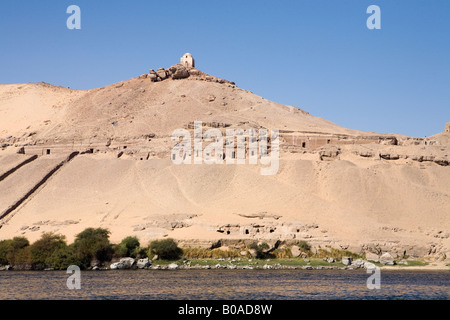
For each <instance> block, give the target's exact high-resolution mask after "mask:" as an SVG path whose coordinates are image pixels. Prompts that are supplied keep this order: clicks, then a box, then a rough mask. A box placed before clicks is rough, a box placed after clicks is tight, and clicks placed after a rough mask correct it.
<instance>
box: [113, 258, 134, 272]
mask: <svg viewBox="0 0 450 320" xmlns="http://www.w3.org/2000/svg"><path fill="white" fill-rule="evenodd" d="M135 261H136V260H134V259H133V258H122V259H120V261H119V262H115V263H113V264H111V265H110V266H109V268H110V269H111V270H123V269H131V268H132V267H133V266H134V264H135Z"/></svg>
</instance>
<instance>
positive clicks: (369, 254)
mask: <svg viewBox="0 0 450 320" xmlns="http://www.w3.org/2000/svg"><path fill="white" fill-rule="evenodd" d="M366 259H367V260H368V261H373V262H379V261H380V257H379V256H378V255H377V254H375V253H372V252H366Z"/></svg>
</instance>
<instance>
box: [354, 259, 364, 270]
mask: <svg viewBox="0 0 450 320" xmlns="http://www.w3.org/2000/svg"><path fill="white" fill-rule="evenodd" d="M352 266H355V267H356V268H363V267H364V260H362V259H356V260H355V261H352Z"/></svg>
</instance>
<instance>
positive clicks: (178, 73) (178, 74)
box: [170, 64, 189, 79]
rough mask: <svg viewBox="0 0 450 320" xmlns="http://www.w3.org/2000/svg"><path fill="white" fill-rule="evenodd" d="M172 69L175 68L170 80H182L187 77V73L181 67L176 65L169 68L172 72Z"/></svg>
mask: <svg viewBox="0 0 450 320" xmlns="http://www.w3.org/2000/svg"><path fill="white" fill-rule="evenodd" d="M173 67H175V71H174V72H173V73H172V79H184V78H187V77H189V71H187V69H186V68H185V67H184V66H183V65H181V64H176V65H174V66H172V67H170V70H171V71H172V70H173Z"/></svg>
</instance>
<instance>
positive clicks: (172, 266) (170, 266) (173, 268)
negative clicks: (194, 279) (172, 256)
mask: <svg viewBox="0 0 450 320" xmlns="http://www.w3.org/2000/svg"><path fill="white" fill-rule="evenodd" d="M167 267H168V268H169V270H176V269H178V264H176V263H171V264H169V265H168V266H167Z"/></svg>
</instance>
